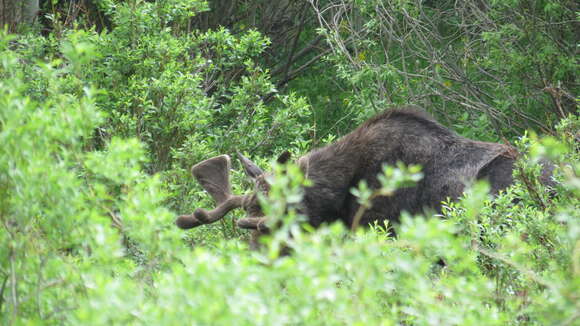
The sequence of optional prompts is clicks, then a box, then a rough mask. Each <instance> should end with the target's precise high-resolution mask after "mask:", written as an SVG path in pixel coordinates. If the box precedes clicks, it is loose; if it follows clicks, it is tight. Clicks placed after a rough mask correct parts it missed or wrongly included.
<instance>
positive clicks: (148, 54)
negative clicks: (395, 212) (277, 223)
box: [0, 0, 580, 325]
mask: <svg viewBox="0 0 580 326" xmlns="http://www.w3.org/2000/svg"><path fill="white" fill-rule="evenodd" d="M0 8H1V9H2V12H1V15H0V16H1V17H0V19H1V21H0V22H1V24H2V25H4V26H5V28H4V30H3V32H2V33H1V36H0V222H1V224H2V225H1V226H0V229H1V231H0V322H1V323H2V324H6V325H36V324H38V325H45V324H46V325H52V324H55V325H65V324H71V325H83V324H90V325H99V324H103V325H110V324H147V325H156V324H157V325H158V324H167V325H179V324H194V325H401V324H402V325H577V324H578V323H579V320H580V216H579V213H578V208H579V207H580V205H579V203H580V177H579V175H580V161H579V146H578V144H579V142H580V134H579V130H580V120H579V117H578V90H579V84H578V80H577V76H578V74H577V71H578V63H579V57H578V41H579V40H578V38H579V35H580V33H579V19H580V16H579V15H578V3H577V2H576V1H571V0H550V1H548V0H469V1H451V0H438V1H437V0H424V1H421V0H393V1H378V0H377V1H375V0H366V1H345V0H331V1H316V0H310V1H304V0H300V1H298V0H281V1H261V0H247V1H230V0H227V1H226V0H216V1H208V2H204V1H200V0H164V1H161V0H158V1H153V0H150V1H144V0H75V1H64V0H51V1H38V0H25V1H11V0H2V1H0ZM403 104H415V105H419V106H422V107H424V108H425V109H426V110H428V111H429V112H430V113H431V114H433V115H434V116H435V117H436V118H437V119H438V120H439V121H441V122H442V123H443V124H444V125H446V126H448V127H449V128H451V129H453V130H455V131H456V132H458V133H460V134H462V135H464V136H466V137H469V138H473V139H479V140H485V141H495V142H511V143H512V144H515V145H516V146H517V147H518V148H519V149H520V150H521V152H522V155H523V156H522V158H523V159H522V160H521V162H520V164H519V166H518V168H517V169H516V171H515V176H516V179H517V183H516V184H515V185H514V186H513V187H511V188H509V189H508V190H507V191H506V192H505V193H503V194H502V195H500V196H498V197H497V198H495V199H494V200H493V201H492V200H491V199H490V198H489V197H488V195H487V189H488V188H487V186H486V184H485V183H481V184H476V185H475V186H474V187H473V188H471V190H470V191H469V192H468V193H467V194H466V195H465V197H464V198H462V200H461V201H460V202H459V203H451V202H450V203H446V205H444V210H443V212H442V214H440V216H436V217H430V216H415V217H411V216H405V217H404V218H403V220H402V223H401V225H396V226H392V225H375V226H374V227H371V228H370V229H367V230H360V231H359V232H356V233H351V232H348V231H346V230H345V229H344V227H343V226H341V225H330V226H327V227H323V228H321V229H319V230H309V229H308V228H301V227H298V226H299V224H300V223H299V221H300V219H299V218H296V217H295V216H290V217H285V218H284V220H285V221H286V223H285V224H284V226H283V227H282V229H281V230H280V232H277V233H274V234H273V235H272V236H270V237H267V238H264V239H263V243H264V245H263V248H262V249H261V250H258V251H250V250H248V245H247V239H248V234H247V233H245V232H243V231H242V230H240V229H238V228H236V226H235V223H234V221H235V219H236V218H238V217H239V215H237V214H232V216H231V217H228V218H226V219H225V220H223V221H221V222H220V223H217V224H215V225H210V226H204V227H200V228H198V229H194V230H192V231H189V232H182V231H180V230H177V229H176V227H175V226H174V224H173V221H174V218H175V216H176V214H178V213H186V212H190V211H191V210H193V209H194V208H196V207H207V206H210V205H211V203H210V202H209V199H208V196H207V194H205V193H204V192H203V190H202V189H201V188H200V187H199V186H198V185H197V184H196V183H195V182H194V180H192V178H191V177H190V176H189V172H188V170H189V167H190V166H191V165H192V164H194V163H196V162H199V161H201V160H203V159H207V158H209V157H212V156H216V155H219V154H224V153H225V154H232V153H234V152H235V150H240V151H242V152H245V153H247V154H248V155H249V156H251V157H252V159H254V160H255V161H258V162H260V163H261V164H262V165H263V166H268V165H269V162H270V160H271V158H273V157H276V154H278V153H280V152H282V151H284V150H290V151H291V152H292V153H293V155H294V156H295V157H297V156H299V155H301V154H303V153H305V152H307V151H309V150H310V149H312V148H315V147H319V146H323V145H324V144H327V143H329V142H332V141H333V140H335V139H337V138H338V137H340V136H341V135H343V134H346V133H348V132H349V131H351V130H353V129H354V128H355V127H356V126H357V125H358V124H359V123H360V122H362V121H364V120H365V119H366V118H368V117H370V116H372V115H374V114H376V113H378V112H381V111H383V110H385V109H389V108H391V107H395V106H399V105H403ZM537 135H541V136H537ZM542 157H544V158H548V159H550V160H551V161H552V162H554V164H556V165H557V167H558V169H557V171H556V173H555V176H554V177H555V178H556V179H557V181H558V186H557V189H545V188H544V186H542V185H541V184H538V182H537V175H538V173H539V168H538V166H537V165H536V164H535V163H536V162H537V161H538V160H539V159H540V158H542ZM234 170H235V171H232V173H233V184H234V188H235V189H234V191H235V192H239V193H242V192H244V191H248V190H249V189H250V188H251V187H250V185H249V184H248V183H247V182H246V181H245V180H244V178H243V176H242V174H241V172H240V169H239V166H238V165H237V163H234ZM291 171H294V170H291ZM401 172H402V173H403V174H405V170H404V169H403V170H402V171H401ZM298 174H299V173H298V172H296V171H294V172H292V173H289V174H286V175H279V178H278V179H277V180H278V181H276V184H275V185H274V187H277V189H278V190H279V191H277V192H276V193H275V194H274V195H273V196H272V198H270V199H269V200H267V201H266V202H265V203H264V205H266V208H268V209H269V211H271V212H277V213H276V214H278V215H279V216H278V217H279V218H282V217H281V216H280V215H284V211H285V207H283V206H280V205H279V203H280V202H282V203H284V202H286V201H285V200H284V199H285V198H287V197H292V198H295V196H296V195H299V194H300V191H299V184H298V183H297V182H292V180H300V176H299V175H298ZM358 193H359V194H360V193H362V192H360V191H359V192H358ZM554 193H555V194H554ZM277 203H278V204H277ZM238 214H239V213H238ZM392 228H395V229H396V230H397V236H396V237H393V236H392V235H391V230H392ZM284 246H286V247H289V248H291V250H292V255H290V256H281V255H280V248H281V247H284ZM440 259H443V260H444V261H445V262H446V264H445V266H441V265H440V264H438V261H440Z"/></svg>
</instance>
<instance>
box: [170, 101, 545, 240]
mask: <svg viewBox="0 0 580 326" xmlns="http://www.w3.org/2000/svg"><path fill="white" fill-rule="evenodd" d="M238 156H239V159H240V162H241V164H242V166H243V168H244V170H245V172H246V174H247V175H248V176H249V177H250V178H252V179H253V181H254V183H255V190H256V192H254V193H251V194H247V195H233V194H232V193H231V186H230V181H229V170H230V166H231V162H230V158H229V156H227V155H221V156H217V157H214V158H210V159H208V160H205V161H203V162H201V163H198V164H196V165H195V166H193V167H192V169H191V172H192V174H193V176H194V177H195V178H196V179H197V180H198V181H199V183H200V184H201V186H202V187H203V188H204V189H205V190H206V191H207V192H208V193H209V194H210V195H211V197H213V199H214V200H215V202H216V203H217V206H216V207H215V208H214V209H212V210H210V211H207V210H205V209H201V208H198V209H196V210H195V211H194V213H193V214H191V215H181V216H179V217H178V218H177V220H176V224H177V226H178V227H180V228H182V229H189V228H193V227H197V226H200V225H203V224H209V223H213V222H216V221H218V220H220V219H221V218H223V217H224V216H225V215H226V214H227V213H228V212H230V211H231V210H233V209H235V208H243V209H244V210H245V211H246V213H247V217H245V218H241V219H239V220H238V221H237V225H238V226H239V227H240V228H244V229H252V230H257V231H258V232H268V226H267V223H266V222H267V221H268V217H267V216H263V215H264V214H263V213H262V210H261V208H260V205H259V202H258V196H257V193H258V192H262V193H267V192H268V189H269V184H268V182H267V178H268V176H269V175H268V173H264V172H263V171H262V170H261V169H260V168H259V167H258V166H257V165H256V164H254V163H253V162H252V161H250V160H249V159H247V158H246V157H244V156H243V155H241V154H240V153H238ZM517 156H518V153H517V152H516V151H515V149H514V148H512V147H511V146H508V145H505V144H498V143H490V142H481V141H474V140H470V139H467V138H464V137H462V136H459V135H458V134H456V133H454V132H453V131H451V130H449V129H447V128H445V127H444V126H442V125H441V124H439V123H438V122H436V121H435V120H434V119H433V118H432V117H431V116H430V115H428V114H427V113H425V112H424V111H423V110H421V109H417V108H415V107H405V108H399V109H391V110H387V111H385V112H383V113H382V114H379V115H377V116H375V117H373V118H371V119H369V120H368V121H366V122H364V123H363V124H362V125H360V126H359V127H358V128H357V129H356V130H354V131H352V132H351V133H349V134H347V135H346V136H344V137H342V138H340V139H339V140H337V141H336V142H334V143H332V144H330V145H327V146H325V147H322V148H319V149H316V150H313V151H311V152H309V153H307V154H306V155H304V156H302V157H300V158H299V159H298V160H297V164H298V166H299V167H300V169H301V170H302V172H303V173H304V174H305V176H306V177H307V178H308V179H309V180H311V186H309V187H305V189H304V196H303V199H302V202H301V205H300V207H299V208H298V210H299V212H300V213H302V214H303V215H305V216H306V217H307V219H308V220H307V221H308V223H310V224H311V225H312V226H314V227H317V226H319V225H320V224H322V223H325V222H335V221H342V222H343V223H345V224H346V225H347V226H349V227H350V226H352V224H353V223H354V222H355V221H354V218H355V215H356V212H357V210H358V209H359V203H358V202H357V198H356V197H355V196H354V195H353V194H351V192H350V190H351V188H353V187H356V186H357V185H358V184H359V182H360V181H361V180H365V181H366V182H367V184H368V186H369V188H371V189H378V188H379V187H380V182H379V179H378V178H377V175H378V174H379V173H380V172H381V171H382V167H383V165H384V164H390V165H393V164H396V163H397V162H403V163H405V164H407V165H409V164H419V165H421V166H422V171H423V178H422V180H421V181H419V182H418V183H417V184H416V185H415V186H413V187H407V188H402V189H398V190H397V191H396V192H395V193H394V194H393V195H392V196H386V197H377V198H375V199H373V201H372V206H371V208H370V209H368V210H366V211H364V213H363V215H362V218H361V219H360V221H357V222H360V224H361V225H364V224H368V223H372V222H374V221H382V220H388V221H390V222H395V223H396V222H398V220H399V216H400V214H401V212H403V211H407V212H409V213H411V214H415V213H420V212H421V211H423V210H424V209H425V208H428V209H433V210H435V211H437V210H440V209H441V202H442V201H444V200H446V199H447V198H451V199H457V198H458V197H459V196H461V194H462V193H463V191H464V188H465V186H466V184H468V183H469V182H472V181H474V180H478V179H487V180H488V181H489V184H490V186H491V193H492V194H497V193H498V192H499V191H500V190H502V189H505V188H507V187H508V186H509V185H511V184H512V183H513V178H512V170H513V169H514V164H515V161H516V158H517ZM289 159H290V155H289V154H288V152H286V153H284V154H282V155H281V157H279V158H278V162H280V163H285V162H286V161H288V160H289ZM548 170H550V169H549V168H547V167H546V166H545V167H544V172H543V176H542V178H543V179H545V180H547V179H548V178H549V175H550V174H551V171H548ZM547 182H548V183H549V181H547Z"/></svg>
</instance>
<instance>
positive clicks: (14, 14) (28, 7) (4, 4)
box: [0, 0, 40, 32]
mask: <svg viewBox="0 0 580 326" xmlns="http://www.w3.org/2000/svg"><path fill="white" fill-rule="evenodd" d="M39 9H40V8H39V3H38V0H0V28H4V25H8V30H9V31H10V32H14V31H16V27H17V26H18V25H20V24H32V23H34V21H35V20H36V15H37V14H38V11H39Z"/></svg>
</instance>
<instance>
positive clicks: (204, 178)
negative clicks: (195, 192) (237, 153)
mask: <svg viewBox="0 0 580 326" xmlns="http://www.w3.org/2000/svg"><path fill="white" fill-rule="evenodd" d="M230 166H231V163H230V157H229V156H228V155H220V156H216V157H213V158H210V159H208V160H205V161H203V162H200V163H198V164H196V165H194V166H193V167H192V168H191V174H193V176H194V177H195V178H196V179H197V181H198V182H199V183H200V184H201V186H202V187H203V189H205V190H206V191H207V192H208V193H209V194H210V195H211V197H212V198H213V199H214V200H215V201H216V204H217V207H216V208H214V209H212V210H210V211H207V210H205V209H203V208H198V209H196V210H195V211H194V212H193V214H191V215H181V216H179V217H178V218H177V220H176V221H175V224H177V226H178V227H180V228H182V229H191V228H194V227H197V226H200V225H203V224H209V223H213V222H216V221H218V220H219V219H221V218H222V217H224V216H225V215H226V214H227V213H228V212H229V211H231V210H232V209H235V208H238V207H241V206H242V203H243V201H244V198H245V196H234V195H232V193H231V186H230V178H229V171H230Z"/></svg>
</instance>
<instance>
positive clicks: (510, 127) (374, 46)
mask: <svg viewBox="0 0 580 326" xmlns="http://www.w3.org/2000/svg"><path fill="white" fill-rule="evenodd" d="M316 6H318V7H319V8H317V9H318V10H319V11H318V16H319V19H320V21H321V22H322V25H323V26H322V27H323V28H322V29H321V31H320V32H321V34H322V35H324V36H325V37H326V39H327V40H328V42H329V44H330V46H331V48H332V50H333V52H332V54H331V55H329V56H328V58H329V59H330V60H331V61H332V62H334V63H335V66H336V71H337V77H339V78H341V79H342V80H344V81H345V82H346V83H348V84H349V85H350V87H352V88H353V89H354V90H355V92H353V93H352V95H351V96H350V97H349V98H348V102H349V105H351V106H354V108H355V109H354V110H356V111H358V112H359V116H360V119H361V120H362V119H365V118H366V117H368V116H370V115H372V114H374V113H376V112H377V111H378V110H382V109H383V108H385V107H388V106H395V105H401V104H406V103H412V104H419V105H421V106H423V107H426V108H427V109H429V110H430V111H432V112H434V113H437V114H438V115H439V116H440V117H441V118H443V119H446V120H447V121H448V123H450V124H451V123H453V124H455V125H456V127H457V129H458V130H459V131H461V132H462V133H464V134H466V135H468V136H472V135H473V136H475V137H477V138H486V139H490V140H497V139H498V138H499V137H502V136H506V137H514V136H517V135H519V134H521V133H522V132H523V130H524V129H526V128H533V129H536V130H543V131H546V130H551V129H552V127H553V125H555V123H554V122H556V121H558V120H560V119H563V118H565V117H566V116H567V115H568V114H570V113H574V112H577V110H578V103H577V101H576V99H577V94H578V83H577V82H576V79H577V78H576V75H577V73H576V72H577V71H578V60H577V59H578V58H577V53H576V43H577V41H576V35H577V30H576V27H575V26H576V25H577V22H578V20H577V19H578V17H577V14H576V11H577V10H575V9H577V4H575V3H574V1H569V0H548V1H527V0H522V1H512V0H507V1H501V0H498V1H484V2H481V3H480V2H473V1H466V2H461V3H457V2H455V3H454V2H452V1H389V2H388V3H385V2H384V1H360V2H357V4H356V5H355V6H354V7H350V4H348V3H347V2H344V1H333V2H331V4H328V5H327V4H324V3H320V4H317V5H316ZM338 8H340V9H338ZM335 9H336V12H337V13H336V15H335V16H333V17H332V18H330V17H328V14H326V13H327V12H334V10H335ZM490 130H493V134H492V133H490Z"/></svg>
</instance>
